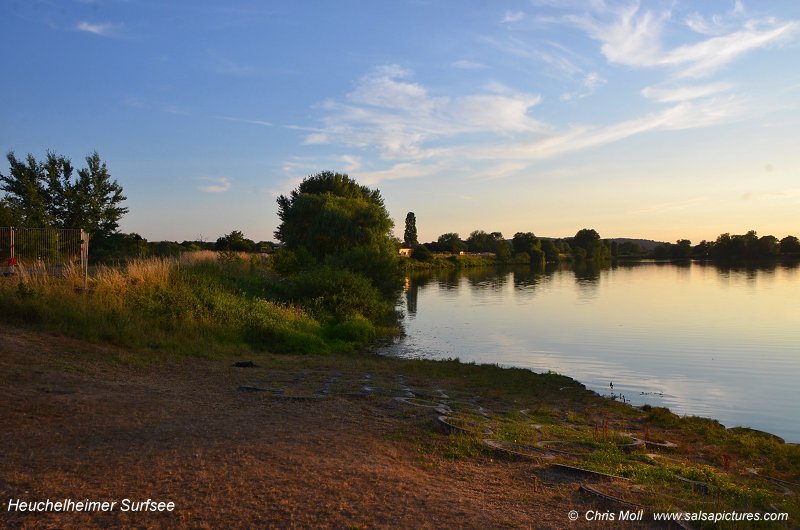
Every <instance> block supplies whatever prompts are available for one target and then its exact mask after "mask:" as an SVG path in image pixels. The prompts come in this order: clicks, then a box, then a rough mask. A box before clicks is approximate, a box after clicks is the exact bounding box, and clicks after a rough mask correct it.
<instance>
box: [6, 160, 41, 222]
mask: <svg viewBox="0 0 800 530" xmlns="http://www.w3.org/2000/svg"><path fill="white" fill-rule="evenodd" d="M7 158H8V163H9V166H10V171H9V174H8V175H3V174H2V173H0V183H2V185H1V186H0V189H2V190H3V191H4V192H5V194H6V195H5V200H6V202H7V204H8V206H9V208H10V210H11V215H12V217H13V219H14V223H13V224H15V225H17V226H42V227H44V226H51V224H52V222H53V219H52V216H51V215H50V213H49V212H48V205H47V196H46V189H45V177H44V168H43V165H42V164H40V163H39V162H38V161H37V160H36V158H34V156H33V155H28V157H27V158H26V159H25V160H18V159H17V157H16V156H15V155H14V153H13V152H9V153H8V155H7Z"/></svg>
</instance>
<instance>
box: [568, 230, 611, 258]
mask: <svg viewBox="0 0 800 530" xmlns="http://www.w3.org/2000/svg"><path fill="white" fill-rule="evenodd" d="M572 253H573V256H574V257H575V258H576V259H593V260H603V259H608V258H610V257H611V249H609V247H608V246H606V245H605V244H604V243H603V241H602V240H601V239H600V234H598V233H597V231H596V230H594V229H591V228H583V229H581V230H578V232H577V233H576V234H575V237H574V238H572Z"/></svg>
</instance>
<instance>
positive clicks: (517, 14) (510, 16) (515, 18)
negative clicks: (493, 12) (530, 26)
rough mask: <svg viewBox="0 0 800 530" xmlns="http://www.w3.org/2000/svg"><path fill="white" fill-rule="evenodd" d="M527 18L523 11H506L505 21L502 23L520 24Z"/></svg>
mask: <svg viewBox="0 0 800 530" xmlns="http://www.w3.org/2000/svg"><path fill="white" fill-rule="evenodd" d="M524 18H525V13H523V12H522V11H506V12H505V14H504V15H503V19H502V20H501V21H500V22H502V23H503V24H507V23H510V22H519V21H520V20H523V19H524Z"/></svg>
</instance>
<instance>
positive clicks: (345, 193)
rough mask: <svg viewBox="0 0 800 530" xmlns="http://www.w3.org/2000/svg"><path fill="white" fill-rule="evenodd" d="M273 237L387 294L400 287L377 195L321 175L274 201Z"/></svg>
mask: <svg viewBox="0 0 800 530" xmlns="http://www.w3.org/2000/svg"><path fill="white" fill-rule="evenodd" d="M278 217H279V218H280V220H281V223H280V225H279V226H278V229H277V230H276V231H275V237H276V238H277V239H278V240H279V241H281V242H282V243H283V244H284V247H285V248H286V249H287V250H289V251H293V252H295V253H297V254H299V255H305V254H307V255H310V256H311V257H312V258H313V259H314V260H315V261H316V262H317V263H320V264H326V265H329V266H332V267H335V268H343V269H348V270H351V271H353V272H357V273H359V274H363V275H364V276H367V277H368V278H370V280H372V282H373V284H374V285H375V286H376V287H377V288H378V289H380V290H381V291H383V292H384V293H386V294H389V293H391V292H394V291H395V290H396V288H397V287H398V285H399V273H398V268H397V259H396V255H397V243H396V241H395V240H394V238H393V237H392V234H391V232H392V228H393V227H394V223H393V222H392V220H391V218H390V217H389V214H388V212H387V211H386V207H385V206H384V203H383V198H382V197H381V194H380V192H379V191H378V190H373V189H370V188H368V187H366V186H362V185H360V184H358V183H357V182H356V181H354V180H353V179H351V178H350V177H348V176H347V175H345V174H341V173H333V172H330V171H323V172H321V173H318V174H316V175H313V176H310V177H308V178H306V179H304V180H303V181H302V182H301V183H300V185H299V186H298V187H297V188H296V189H295V190H293V191H292V192H291V193H290V194H289V196H285V195H281V196H280V197H278Z"/></svg>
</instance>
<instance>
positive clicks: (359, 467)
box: [0, 325, 633, 529]
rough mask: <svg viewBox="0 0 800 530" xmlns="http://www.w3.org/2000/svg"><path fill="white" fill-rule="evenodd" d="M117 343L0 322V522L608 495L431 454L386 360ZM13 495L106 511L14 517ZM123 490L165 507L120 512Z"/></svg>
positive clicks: (476, 506) (535, 509)
mask: <svg viewBox="0 0 800 530" xmlns="http://www.w3.org/2000/svg"><path fill="white" fill-rule="evenodd" d="M126 355H127V353H126V352H125V351H124V350H115V349H114V347H111V346H108V347H105V346H94V345H87V344H86V343H84V342H80V341H76V340H72V339H68V338H64V337H60V336H55V335H50V334H45V333H37V332H31V331H23V330H20V329H16V328H12V327H8V326H5V325H3V326H0V404H2V415H1V416H0V448H2V460H1V461H0V510H1V511H0V527H4V526H7V527H10V528H93V527H103V528H107V527H125V528H542V529H546V528H593V527H601V528H602V527H605V528H609V527H610V526H609V524H608V523H605V524H602V523H588V522H586V521H578V522H575V523H572V522H570V521H569V520H568V517H567V514H568V512H569V511H570V510H573V509H574V510H578V511H579V512H580V513H581V514H582V513H584V512H585V511H586V510H589V509H592V508H595V509H598V510H601V511H604V510H606V509H607V508H609V507H608V506H603V505H601V504H596V503H595V501H594V500H593V499H592V498H588V497H586V496H585V495H583V494H581V493H580V492H579V491H578V489H579V483H578V482H577V481H574V480H572V479H566V478H565V479H563V480H561V479H558V478H553V477H548V476H547V475H546V472H545V471H544V468H543V467H542V466H540V465H537V463H535V462H528V461H511V460H506V459H498V458H493V457H491V456H489V455H488V454H487V455H479V456H477V457H475V458H467V459H451V458H446V457H444V456H442V452H441V451H439V450H437V449H436V444H441V443H444V442H442V439H445V438H446V437H447V435H446V434H443V433H442V431H441V430H440V429H437V427H436V425H435V423H434V418H435V416H436V413H435V412H434V411H432V410H431V409H429V408H426V407H415V406H410V405H409V404H407V403H403V402H401V401H399V400H397V399H395V398H396V397H397V396H398V395H402V394H403V391H404V390H403V389H404V386H405V381H404V379H403V376H402V375H400V374H396V373H388V372H381V373H375V372H374V371H373V372H369V371H367V370H362V369H360V368H359V367H358V363H353V364H354V365H355V366H353V367H352V368H351V369H343V368H342V364H341V363H339V364H338V365H334V364H331V366H329V367H328V366H325V365H324V363H319V362H317V361H314V362H313V363H312V362H310V361H305V360H303V358H302V357H294V358H287V357H283V358H282V357H275V356H268V355H265V356H255V357H251V358H252V359H253V360H254V361H255V362H256V365H257V366H256V367H252V368H237V367H234V366H232V365H233V361H234V360H235V359H226V360H202V359H191V360H188V361H185V362H162V363H159V364H156V365H154V366H151V367H141V366H137V365H136V364H134V363H132V362H124V361H125V359H126ZM109 357H111V358H112V359H116V361H115V360H112V361H108V360H107V359H108V358H109ZM120 360H122V361H120ZM364 386H367V387H371V388H372V390H373V391H372V392H367V391H364ZM242 387H250V388H249V389H248V388H242ZM276 388H280V389H282V392H280V393H278V392H276V391H275V389H276ZM256 389H259V390H256ZM429 390H430V391H435V390H437V389H436V388H430V389H429ZM440 390H442V391H444V392H447V389H446V388H444V389H440ZM365 393H366V394H368V395H367V396H366V397H365V396H364V394H365ZM323 395H325V396H327V397H325V398H324V399H321V398H320V399H317V398H316V397H318V396H323ZM311 398H314V399H311ZM12 499H19V500H22V501H42V500H47V499H51V500H53V501H60V500H63V499H72V500H74V501H83V500H86V499H88V500H93V501H104V500H107V501H116V502H117V505H116V506H117V507H116V509H115V510H113V511H111V512H105V513H104V512H91V513H81V512H77V513H76V512H69V513H58V512H47V513H24V512H19V511H9V510H8V503H9V502H10V500H12ZM123 499H130V500H133V501H144V500H147V499H152V500H155V501H164V502H174V503H175V509H174V511H172V512H161V513H159V512H156V513H152V512H123V511H121V510H120V509H119V507H120V504H121V502H122V500H123ZM611 508H612V509H614V507H611ZM615 524H616V525H617V526H619V525H620V523H615ZM630 526H631V527H633V525H630Z"/></svg>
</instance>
